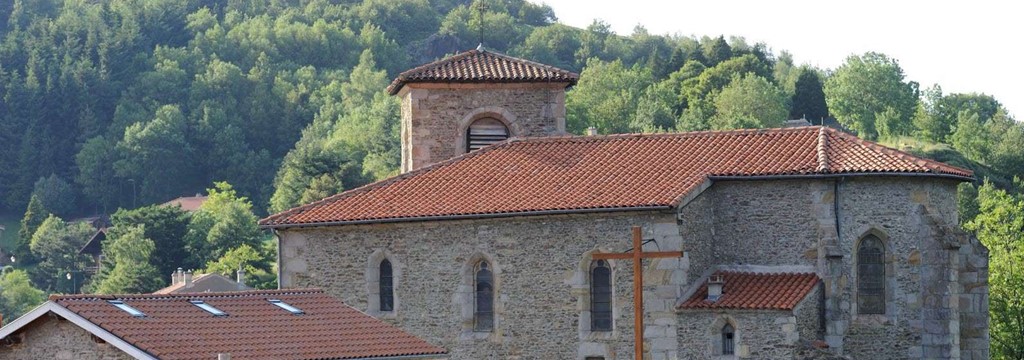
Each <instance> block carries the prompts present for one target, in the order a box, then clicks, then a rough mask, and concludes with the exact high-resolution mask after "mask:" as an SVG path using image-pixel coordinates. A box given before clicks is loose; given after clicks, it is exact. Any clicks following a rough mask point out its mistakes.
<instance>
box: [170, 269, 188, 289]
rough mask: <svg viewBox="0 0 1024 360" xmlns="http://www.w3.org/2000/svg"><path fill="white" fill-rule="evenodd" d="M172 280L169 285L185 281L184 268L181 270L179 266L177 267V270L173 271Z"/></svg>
mask: <svg viewBox="0 0 1024 360" xmlns="http://www.w3.org/2000/svg"><path fill="white" fill-rule="evenodd" d="M173 280H174V281H172V282H171V285H174V284H179V283H181V282H183V281H185V270H182V269H181V268H178V271H175V272H174V277H173Z"/></svg>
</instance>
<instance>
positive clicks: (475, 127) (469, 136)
mask: <svg viewBox="0 0 1024 360" xmlns="http://www.w3.org/2000/svg"><path fill="white" fill-rule="evenodd" d="M508 136H509V134H508V128H507V127H505V124H504V123H502V122H501V120H498V119H495V118H491V117H485V118H481V119H478V120H476V121H474V122H473V123H472V124H470V125H469V129H466V152H470V151H474V150H479V149H481V148H483V147H486V146H490V145H493V144H495V143H499V142H502V141H505V139H508Z"/></svg>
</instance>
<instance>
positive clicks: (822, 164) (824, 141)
mask: <svg viewBox="0 0 1024 360" xmlns="http://www.w3.org/2000/svg"><path fill="white" fill-rule="evenodd" d="M827 134H828V133H827V130H825V127H820V128H818V148H817V151H818V171H819V172H828V136H827Z"/></svg>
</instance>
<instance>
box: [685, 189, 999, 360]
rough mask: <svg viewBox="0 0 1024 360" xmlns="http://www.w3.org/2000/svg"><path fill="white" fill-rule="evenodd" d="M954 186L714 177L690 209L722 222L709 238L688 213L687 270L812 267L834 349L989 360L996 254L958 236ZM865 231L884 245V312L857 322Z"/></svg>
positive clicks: (702, 225) (715, 224) (704, 227)
mask: <svg viewBox="0 0 1024 360" xmlns="http://www.w3.org/2000/svg"><path fill="white" fill-rule="evenodd" d="M956 185H957V182H956V181H952V180H943V179H933V178H907V177H848V178H846V179H844V180H840V181H838V182H837V181H836V180H833V179H821V180H776V181H716V182H715V183H714V184H713V185H712V186H711V187H710V188H709V189H707V190H706V191H704V193H702V194H701V195H699V196H698V197H696V198H694V199H693V200H692V201H691V202H690V203H689V204H688V205H687V207H691V206H692V207H694V209H702V210H701V211H702V213H704V214H707V216H708V217H709V218H711V219H713V220H711V221H713V226H712V227H711V229H710V230H709V229H707V224H706V223H707V220H706V219H705V220H701V219H699V218H695V217H693V216H692V215H689V214H686V213H685V212H686V211H689V209H684V210H683V211H682V212H681V213H680V215H679V219H680V224H682V225H681V226H684V227H685V226H690V227H693V229H689V230H688V229H683V228H681V232H682V233H683V234H684V239H685V240H686V243H687V249H688V250H689V251H690V253H689V256H690V258H691V260H692V261H691V264H692V265H693V266H692V268H691V269H690V273H691V274H694V276H701V275H706V274H707V273H708V272H709V271H711V270H712V269H713V268H714V266H717V265H746V264H754V265H776V266H787V265H800V266H806V265H812V266H814V267H815V268H816V269H818V270H817V271H818V275H819V276H820V277H821V278H822V279H823V281H824V284H823V291H824V294H825V302H824V307H825V310H824V313H825V318H826V329H825V330H826V331H825V339H826V340H827V342H828V344H829V345H830V346H831V348H832V350H833V351H836V352H837V353H843V354H848V355H850V356H851V357H854V358H871V357H875V356H880V355H879V346H878V344H880V343H881V344H886V348H887V349H888V350H887V351H886V352H885V354H886V356H891V357H892V358H907V357H912V358H920V357H926V358H957V357H960V356H961V354H960V352H961V351H960V349H961V348H963V349H969V350H970V351H971V356H972V358H984V357H986V355H987V353H988V348H987V346H988V345H987V343H988V334H987V328H988V325H987V319H985V317H984V315H983V314H984V313H985V311H986V310H987V307H986V306H987V305H986V303H987V295H985V294H987V286H986V285H985V284H987V264H986V262H985V260H984V259H985V258H986V257H987V256H986V252H985V250H984V248H983V247H982V246H980V244H978V243H977V241H976V240H975V241H974V242H971V241H968V240H964V239H963V238H964V236H963V234H959V235H958V233H957V231H958V230H956V229H957V226H958V224H957V221H958V220H957V214H956ZM837 188H838V190H839V191H838V193H837V192H836V189H837ZM703 198H706V199H703ZM702 202H703V203H702ZM707 203H711V204H712V205H711V206H710V210H708V208H709V206H708V205H707ZM836 205H838V210H839V211H838V215H839V216H838V219H839V220H838V225H839V226H837V221H836ZM867 234H873V235H876V236H878V237H879V238H881V239H882V240H883V242H884V243H885V248H886V258H885V261H886V267H885V271H886V282H885V284H886V286H885V287H886V293H885V297H886V311H885V314H884V315H858V314H857V309H856V284H857V283H856V279H857V274H856V266H855V264H856V253H855V249H856V247H857V245H858V243H859V240H860V239H862V238H863V237H864V236H865V235H867ZM690 237H692V239H691V238H690ZM971 261H973V264H970V263H971ZM965 262H966V263H965ZM962 291H963V292H965V293H964V294H961V292H962ZM961 309H965V310H964V312H966V313H964V314H962V313H961ZM961 328H964V329H970V331H969V332H968V333H965V334H960V329H961ZM961 337H963V339H961ZM968 340H969V341H968ZM964 356H967V355H964ZM883 358H884V356H883Z"/></svg>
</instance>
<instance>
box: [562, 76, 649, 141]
mask: <svg viewBox="0 0 1024 360" xmlns="http://www.w3.org/2000/svg"><path fill="white" fill-rule="evenodd" d="M653 81H654V79H653V77H652V76H651V72H650V70H649V69H646V68H643V67H641V66H634V67H633V68H627V67H625V66H624V65H623V64H622V62H621V61H618V60H616V61H613V62H604V61H601V60H598V59H591V60H590V61H588V62H587V67H586V68H585V69H584V70H583V74H581V75H580V82H579V84H578V85H576V87H574V88H573V89H572V91H570V92H569V94H568V95H567V96H566V101H565V107H566V118H567V119H566V123H567V127H568V130H569V131H570V132H572V133H576V134H582V133H583V132H584V131H585V130H586V129H587V127H590V126H593V127H596V128H597V131H598V132H600V133H602V134H615V133H626V132H631V131H632V130H634V129H631V128H630V123H631V120H632V119H633V116H634V114H635V113H636V108H637V104H638V102H639V100H640V97H641V96H642V95H643V94H644V89H645V88H647V87H648V86H650V85H651V83H652V82H653ZM637 130H639V129H637Z"/></svg>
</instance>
